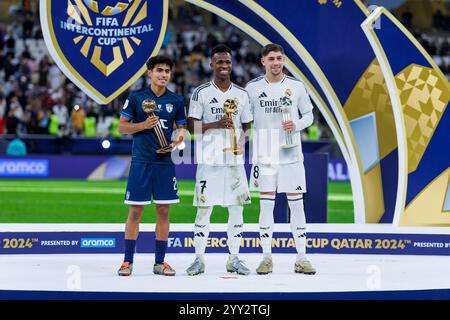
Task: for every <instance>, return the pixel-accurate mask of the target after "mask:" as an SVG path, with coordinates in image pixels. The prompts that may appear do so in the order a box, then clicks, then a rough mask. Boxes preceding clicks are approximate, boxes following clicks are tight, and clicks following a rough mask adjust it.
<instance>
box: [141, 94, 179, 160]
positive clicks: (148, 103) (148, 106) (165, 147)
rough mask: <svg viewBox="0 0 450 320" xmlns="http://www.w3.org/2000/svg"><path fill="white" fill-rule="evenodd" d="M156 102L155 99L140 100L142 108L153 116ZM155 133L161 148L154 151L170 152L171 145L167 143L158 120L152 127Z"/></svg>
mask: <svg viewBox="0 0 450 320" xmlns="http://www.w3.org/2000/svg"><path fill="white" fill-rule="evenodd" d="M155 109H156V102H155V100H151V99H145V100H144V101H142V110H144V112H145V113H146V114H147V115H148V116H149V117H153V116H155ZM153 129H154V130H155V133H156V137H157V138H158V141H159V144H160V145H161V148H160V149H158V150H157V151H156V153H158V154H166V153H171V152H172V146H171V145H170V144H168V143H167V140H166V137H165V136H164V132H163V131H162V128H161V124H160V123H159V121H158V124H157V125H156V127H154V128H153Z"/></svg>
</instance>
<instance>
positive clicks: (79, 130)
mask: <svg viewBox="0 0 450 320" xmlns="http://www.w3.org/2000/svg"><path fill="white" fill-rule="evenodd" d="M85 118H86V112H85V111H84V108H83V107H82V106H80V105H78V104H77V105H75V106H74V107H73V110H72V113H71V115H70V121H71V124H72V126H71V128H72V135H73V136H81V135H83V132H84V119H85Z"/></svg>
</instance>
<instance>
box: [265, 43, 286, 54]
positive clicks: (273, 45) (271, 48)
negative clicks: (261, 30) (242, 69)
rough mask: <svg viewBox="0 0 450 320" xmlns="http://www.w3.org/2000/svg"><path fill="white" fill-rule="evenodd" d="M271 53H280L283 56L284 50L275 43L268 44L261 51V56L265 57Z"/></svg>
mask: <svg viewBox="0 0 450 320" xmlns="http://www.w3.org/2000/svg"><path fill="white" fill-rule="evenodd" d="M272 51H275V52H281V53H282V54H284V49H283V47H282V46H280V45H279V44H276V43H269V44H267V45H265V46H264V47H263V48H262V49H261V56H263V57H265V56H267V55H268V54H269V53H271V52H272Z"/></svg>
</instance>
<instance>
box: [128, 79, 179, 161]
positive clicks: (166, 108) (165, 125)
mask: <svg viewBox="0 0 450 320" xmlns="http://www.w3.org/2000/svg"><path fill="white" fill-rule="evenodd" d="M145 99H151V100H154V101H155V102H156V106H157V107H156V110H155V115H156V116H157V117H159V123H160V125H161V129H162V131H163V133H164V136H165V137H166V140H167V143H169V144H170V143H171V141H172V133H173V130H174V124H177V125H182V124H186V114H185V108H184V99H183V97H182V96H179V95H177V94H175V93H173V92H172V91H170V90H168V89H166V92H165V93H164V94H163V95H162V96H160V97H157V96H156V95H155V94H154V93H153V91H152V90H151V89H150V88H145V89H142V90H137V91H133V92H131V93H130V94H129V96H128V99H127V100H126V101H125V104H124V106H123V109H122V112H121V113H120V114H121V116H123V117H125V118H127V119H130V120H132V121H133V122H134V123H139V122H142V121H145V120H146V119H147V117H148V115H147V114H146V113H145V112H144V111H143V110H142V102H143V101H144V100H145ZM160 148H161V145H160V143H159V141H158V138H157V136H156V132H155V130H154V129H149V130H143V131H140V132H137V133H135V134H134V135H133V148H132V161H139V162H150V163H156V164H173V162H172V160H171V156H170V153H169V154H166V155H158V154H157V153H156V150H158V149H160Z"/></svg>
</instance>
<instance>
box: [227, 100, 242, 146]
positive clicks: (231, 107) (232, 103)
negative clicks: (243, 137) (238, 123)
mask: <svg viewBox="0 0 450 320" xmlns="http://www.w3.org/2000/svg"><path fill="white" fill-rule="evenodd" d="M238 103H239V102H238V99H237V98H234V99H227V100H225V102H224V103H223V110H224V113H225V117H227V118H228V119H230V120H231V121H233V114H234V113H235V112H236V111H237V109H238ZM227 130H229V132H230V141H231V147H229V148H224V149H223V152H233V153H238V152H240V151H241V150H240V149H239V147H238V144H237V138H236V130H235V126H234V122H233V127H232V128H230V129H227Z"/></svg>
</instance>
